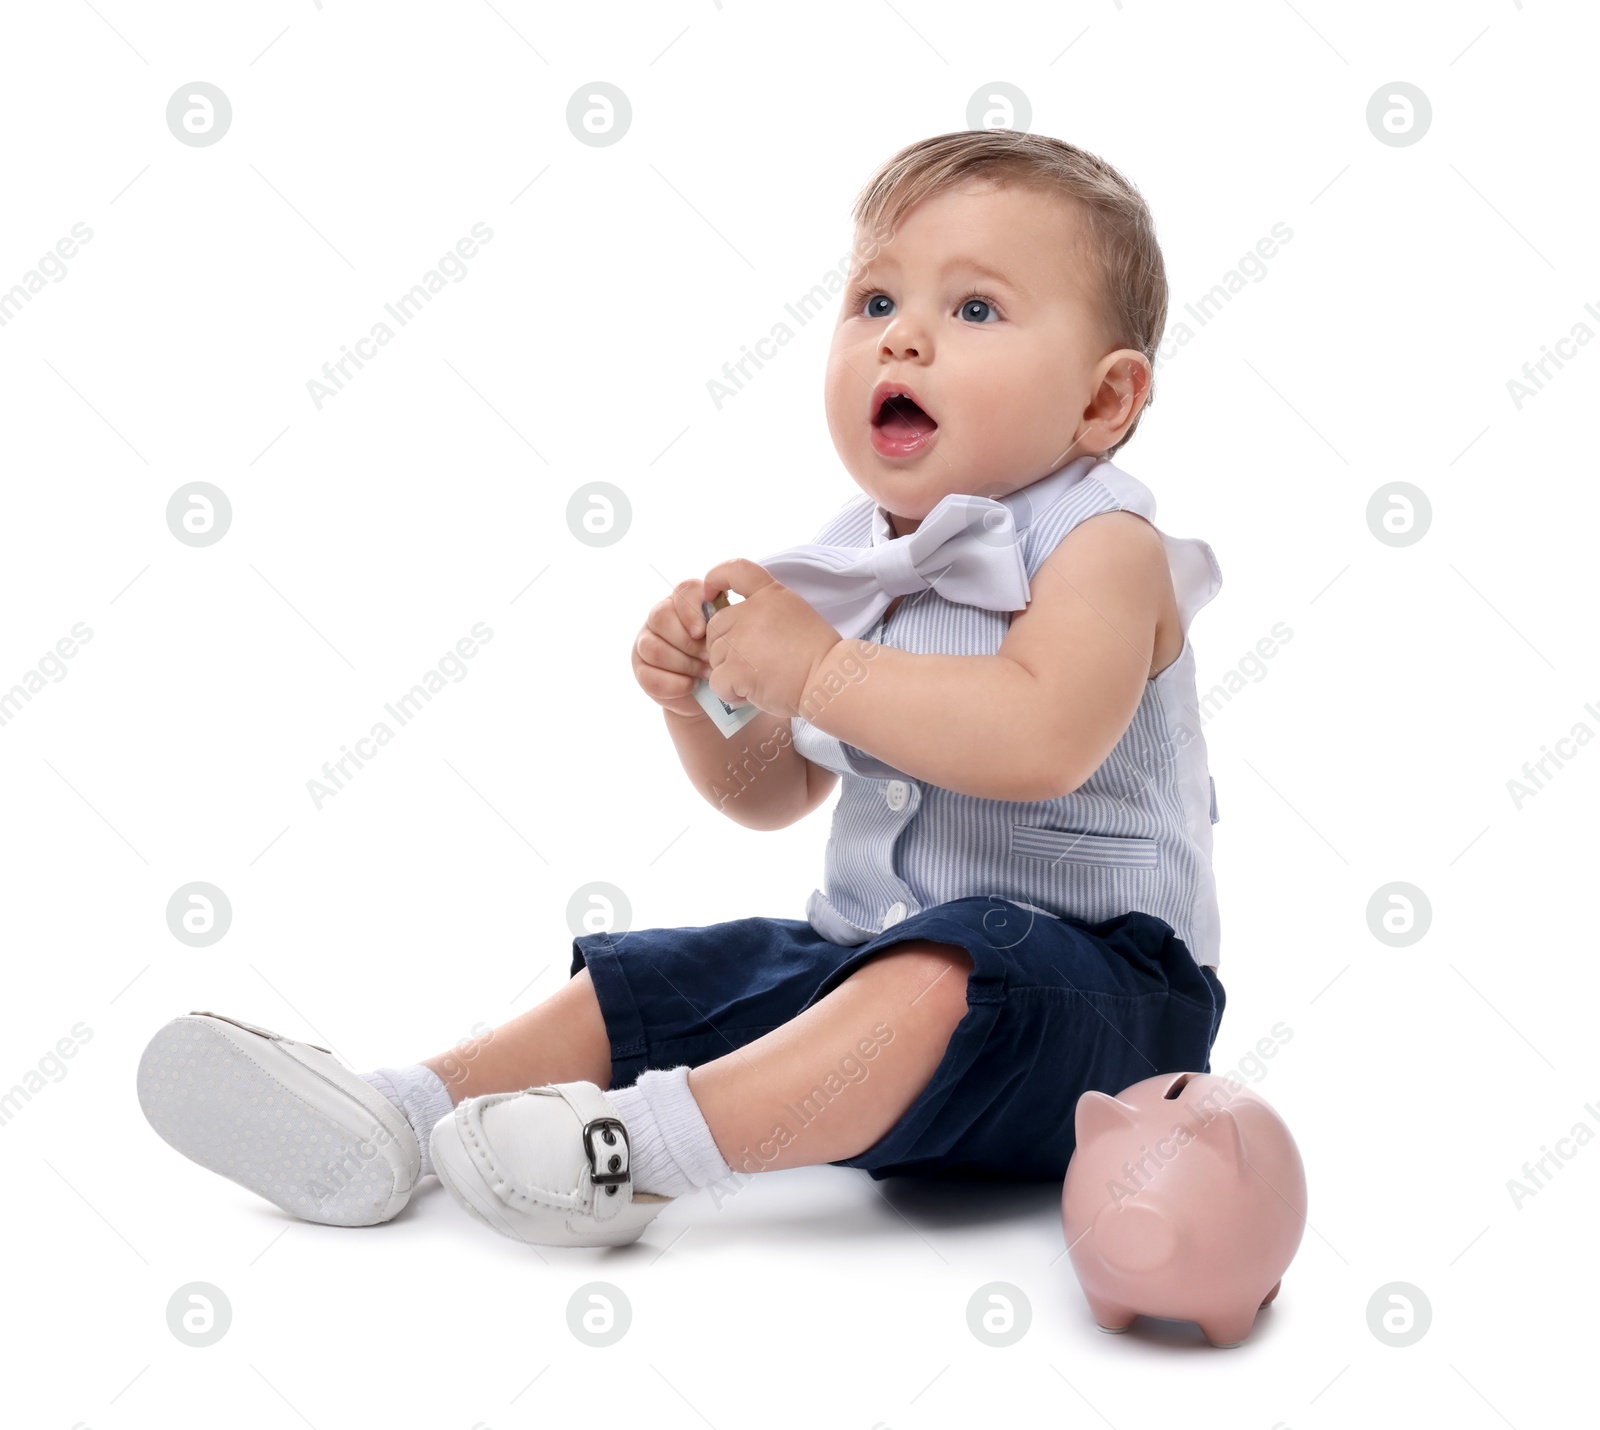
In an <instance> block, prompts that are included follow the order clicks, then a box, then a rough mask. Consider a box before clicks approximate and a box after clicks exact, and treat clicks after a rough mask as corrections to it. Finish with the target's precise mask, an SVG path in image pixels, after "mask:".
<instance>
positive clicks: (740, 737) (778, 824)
mask: <svg viewBox="0 0 1600 1430" xmlns="http://www.w3.org/2000/svg"><path fill="white" fill-rule="evenodd" d="M665 714H666V720H667V730H668V733H670V734H671V736H672V743H673V744H674V745H676V746H677V747H678V758H679V759H680V760H681V761H682V762H683V768H684V773H686V774H687V775H688V776H689V780H690V782H691V783H692V784H693V785H694V787H695V788H696V789H697V790H699V791H700V793H701V794H702V795H704V796H705V799H706V802H707V803H708V804H710V805H712V806H713V807H714V808H716V809H719V810H721V811H722V813H723V814H725V815H727V816H728V818H729V819H731V820H733V822H734V823H735V824H742V825H743V826H744V827H745V828H746V829H782V828H784V827H785V826H786V825H790V824H793V823H794V822H795V821H796V820H797V819H803V818H804V817H805V816H806V815H808V814H810V813H811V811H812V810H814V809H815V808H816V807H817V806H818V805H819V804H821V803H822V801H823V800H825V799H826V798H827V797H828V795H829V794H830V793H831V792H832V790H833V787H834V785H836V784H837V783H838V780H839V776H838V775H836V774H835V773H834V772H833V771H832V770H829V769H824V768H823V767H822V766H821V765H817V764H813V763H812V762H811V761H810V760H808V759H806V758H805V756H804V755H802V754H801V753H800V752H799V751H798V750H797V749H795V747H794V741H793V739H792V738H791V736H790V730H789V717H788V716H786V715H782V716H778V715H768V714H765V713H762V714H759V715H757V716H755V717H754V718H753V719H751V720H750V721H749V722H747V723H746V724H745V725H744V726H743V727H742V728H741V729H740V730H739V732H738V733H737V734H735V735H734V736H733V737H732V738H731V739H729V738H725V737H724V736H723V733H722V731H720V730H719V729H717V727H716V726H715V725H714V724H713V723H712V721H711V718H710V716H708V715H707V714H706V713H705V711H703V710H700V711H696V713H695V714H693V715H679V714H675V713H674V712H673V711H671V710H668V711H666V712H665Z"/></svg>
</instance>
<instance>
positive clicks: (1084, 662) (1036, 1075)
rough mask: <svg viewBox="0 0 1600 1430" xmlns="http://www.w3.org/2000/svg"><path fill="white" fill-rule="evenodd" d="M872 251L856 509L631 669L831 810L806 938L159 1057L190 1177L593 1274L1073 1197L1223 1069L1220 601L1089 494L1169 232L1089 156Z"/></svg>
mask: <svg viewBox="0 0 1600 1430" xmlns="http://www.w3.org/2000/svg"><path fill="white" fill-rule="evenodd" d="M854 217H855V222H856V242H855V248H854V253H855V261H854V263H853V264H852V273H851V286H850V287H849V289H848V291H847V292H846V293H845V295H844V298H843V301H842V303H841V306H840V310H839V316H838V321H837V325H836V326H835V329H834V333H833V341H832V347H831V350H830V353H829V358H828V367H827V381H826V404H827V417H828V427H829V431H830V432H831V434H832V437H833V441H834V445H835V447H836V448H837V449H838V452H839V456H840V459H841V460H842V461H843V463H844V465H845V467H846V468H847V469H848V471H849V472H850V475H851V476H852V477H853V478H854V479H855V482H856V484H857V486H859V487H860V488H861V493H862V494H861V495H859V496H856V497H853V498H851V499H850V500H849V501H847V502H846V503H845V504H844V506H843V507H841V508H840V509H839V510H838V512H836V513H835V514H834V515H833V516H832V517H831V518H830V519H829V520H828V522H827V523H826V524H825V525H824V527H823V528H822V530H821V531H820V532H819V533H818V534H817V537H816V539H815V540H814V541H813V542H810V543H806V544H804V545H801V546H797V547H794V548H791V549H788V550H786V551H784V552H779V553H776V554H775V555H774V556H772V557H769V558H766V560H764V561H763V562H761V563H757V562H754V561H750V560H742V559H741V560H731V561H725V562H722V563H721V564H719V565H717V566H715V567H713V568H712V569H711V570H710V571H709V572H707V573H706V574H705V576H703V577H696V578H692V579H689V580H686V581H683V582H680V583H679V584H678V585H677V586H676V587H675V588H674V590H673V592H672V593H671V595H670V596H667V597H665V598H663V599H662V600H661V601H660V602H658V603H657V604H656V605H655V606H654V607H653V608H652V610H651V611H650V613H649V616H648V618H647V620H646V622H645V624H644V627H643V628H642V629H641V630H640V632H639V635H638V638H637V639H636V641H635V642H634V646H633V653H632V660H633V669H634V674H635V676H636V678H637V680H638V683H639V685H640V686H641V687H642V689H643V690H644V691H645V693H646V694H647V695H649V696H650V698H651V699H653V700H654V701H655V702H656V703H657V704H658V705H660V706H661V707H662V711H663V718H664V720H665V722H666V726H667V731H668V734H669V736H670V737H671V739H672V742H673V744H674V746H675V747H676V750H677V753H678V756H679V759H680V760H681V761H682V763H683V766H684V769H685V771H686V772H687V773H688V775H689V778H690V779H691V780H692V781H693V783H694V785H695V787H696V788H697V789H698V790H700V791H701V793H702V794H703V795H704V796H705V797H706V799H707V800H708V801H709V802H710V803H712V804H713V805H715V806H716V807H717V808H718V809H719V810H720V811H721V812H722V813H724V814H725V815H727V816H728V817H729V818H730V819H733V820H734V821H736V822H737V823H739V824H741V825H744V826H745V827H747V828H750V829H758V830H766V829H779V828H782V827H784V826H786V825H789V824H792V823H794V822H795V821H796V820H798V819H801V818H803V817H804V816H806V815H807V814H809V813H810V812H811V811H813V810H814V809H816V808H817V807H818V805H820V804H821V803H822V802H823V800H825V799H826V798H827V797H828V796H829V795H830V794H831V793H833V792H834V789H835V787H836V786H841V782H842V787H841V788H840V791H839V798H838V801H837V803H836V805H835V808H834V814H833V825H832V832H831V835H830V839H829V843H828V848H827V855H826V860H825V871H824V875H825V877H824V881H823V885H822V887H819V888H817V889H815V890H814V891H813V892H812V894H811V896H810V899H809V901H808V903H807V905H806V911H805V912H806V917H805V919H804V920H799V919H792V918H766V917H748V918H739V919H734V920H731V921H727V922H723V923H716V924H709V925H704V926H698V927H692V928H648V929H638V930H630V931H627V932H616V933H608V932H600V933H589V934H583V935H580V936H579V937H577V938H576V939H574V940H573V958H572V969H571V976H570V978H569V980H568V982H567V983H566V984H565V985H564V986H563V987H562V988H560V989H558V990H557V991H556V992H555V993H554V994H552V995H551V996H550V997H549V998H547V999H546V1000H545V1001H544V1002H543V1003H541V1004H540V1005H539V1006H537V1007H535V1008H533V1009H531V1010H530V1011H528V1012H526V1013H524V1014H522V1015H521V1016H519V1017H517V1018H515V1019H513V1020H512V1021H510V1022H509V1023H506V1024H504V1025H502V1026H500V1027H498V1028H495V1029H493V1030H490V1031H486V1032H485V1033H484V1034H483V1035H482V1036H481V1037H478V1038H474V1039H471V1040H468V1041H467V1043H466V1044H465V1045H463V1046H461V1047H458V1048H455V1049H451V1050H449V1051H447V1052H444V1053H441V1054H439V1055H437V1056H435V1057H432V1058H427V1059H425V1060H423V1061H422V1062H421V1063H415V1064H411V1065H408V1066H405V1067H398V1068H395V1067H386V1068H380V1069H376V1070H374V1071H372V1072H369V1073H365V1074H356V1073H354V1072H352V1071H351V1070H349V1069H348V1068H346V1067H345V1066H344V1065H343V1064H342V1063H340V1062H339V1061H338V1059H336V1058H335V1057H334V1056H333V1055H332V1054H331V1053H330V1052H328V1051H327V1050H326V1049H322V1048H318V1047H314V1046H312V1045H310V1044H306V1043H301V1042H297V1041H295V1040H293V1039H289V1038H284V1037H281V1036H280V1035H278V1034H276V1033H273V1032H270V1031H269V1030H267V1029H263V1028H259V1027H255V1026H254V1025H251V1024H248V1023H244V1022H241V1021H239V1020H235V1019H231V1018H226V1017H223V1016H222V1015H219V1014H210V1013H195V1014H191V1015H190V1016H188V1017H184V1018H177V1019H174V1020H173V1021H172V1022H171V1023H169V1024H167V1026H166V1027H164V1028H162V1029H161V1030H160V1031H159V1032H158V1033H157V1034H156V1036H155V1037H154V1038H153V1039H152V1041H151V1043H150V1045H149V1046H148V1048H147V1049H146V1050H145V1053H144V1056H143V1059H142V1060H141V1062H140V1066H139V1081H138V1090H139V1098H140V1103H141V1106H142V1107H143V1109H144V1112H145V1115H146V1117H147V1118H148V1119H149V1121H150V1122H151V1124H152V1125H153V1126H154V1127H155V1129H156V1130H157V1131H158V1132H159V1133H160V1134H161V1136H162V1137H163V1138H165V1139H166V1140H167V1141H168V1142H169V1143H171V1144H172V1145H173V1146H174V1147H176V1148H177V1149H178V1150H179V1151H180V1152H182V1153H183V1154H184V1155H185V1156H188V1157H190V1158H192V1159H193V1160H194V1161H197V1162H199V1163H201V1164H202V1165H203V1166H206V1167H209V1168H211V1169H212V1170H213V1171H216V1172H220V1173H221V1174H222V1175H224V1176H227V1177H229V1178H231V1179H232V1180H234V1181H236V1182H238V1183H239V1184H240V1185H242V1186H245V1187H248V1188H250V1189H251V1190H252V1191H254V1192H257V1193H259V1194H260V1195H262V1196H264V1197H266V1198H267V1199H269V1200H270V1201H273V1202H274V1203H276V1204H277V1205H278V1206H280V1207H282V1208H284V1209H285V1210H287V1211H289V1212H292V1213H293V1214H294V1215H296V1216H299V1217H303V1218H305V1219H307V1220H311V1221H318V1222H324V1223H329V1224H335V1225H345V1226H354V1225H368V1224H371V1223H374V1222H381V1221H385V1220H388V1219H389V1218H391V1217H393V1216H394V1215H395V1214H396V1213H397V1212H399V1211H400V1210H401V1208H402V1207H404V1206H405V1204H406V1202H407V1200H408V1199H409V1197H410V1195H411V1193H412V1190H413V1189H414V1187H415V1185H416V1183H417V1182H418V1180H419V1179H420V1178H421V1177H423V1176H426V1175H428V1174H429V1173H430V1172H431V1173H437V1175H438V1176H439V1178H440V1180H441V1181H442V1182H443V1183H444V1184H445V1186H446V1187H447V1188H448V1189H449V1191H450V1193H451V1195H452V1197H453V1198H454V1199H455V1201H456V1202H457V1203H459V1205H460V1206H461V1207H462V1208H464V1209H465V1210H466V1211H468V1212H469V1213H471V1214H472V1215H473V1216H475V1217H476V1218H477V1219H478V1220H480V1221H482V1222H483V1223H484V1224H485V1225H487V1226H489V1227H491V1228H492V1229H494V1230H495V1231H498V1232H500V1233H502V1234H504V1235H506V1236H510V1237H514V1238H517V1239H519V1240H523V1241H527V1242H533V1243H543V1244H562V1245H614V1244H622V1243H626V1242H630V1241H633V1240H635V1239H636V1238H637V1237H638V1236H639V1235H640V1234H641V1233H642V1231H643V1230H644V1228H645V1227H646V1226H647V1225H648V1224H649V1222H650V1221H651V1220H652V1219H653V1218H654V1217H655V1216H656V1215H658V1214H659V1213H660V1211H661V1209H662V1207H663V1206H665V1205H666V1204H667V1203H668V1202H669V1201H671V1200H672V1199H673V1198H675V1197H678V1196H682V1195H684V1194H686V1193H689V1192H692V1191H695V1190H697V1189H700V1188H704V1187H708V1186H711V1185H713V1184H719V1183H725V1182H726V1181H727V1179H730V1178H734V1177H736V1176H739V1175H740V1174H751V1173H757V1172H761V1171H770V1170H775V1169H778V1168H783V1167H795V1166H801V1165H806V1164H813V1163H822V1162H828V1163H833V1164H836V1165H841V1166H847V1167H856V1168H861V1169H864V1170H866V1171H867V1172H868V1173H870V1174H871V1175H872V1176H873V1177H874V1178H883V1177H887V1176H891V1175H915V1176H929V1177H998V1178H1028V1179H1035V1178H1042V1179H1060V1178H1061V1177H1062V1176H1063V1175H1064V1173H1065V1171H1066V1165H1067V1160H1068V1158H1069V1157H1070V1156H1071V1154H1072V1149H1073V1114H1074V1110H1075V1107H1076V1104H1077V1101H1078V1098H1079V1097H1080V1096H1081V1095H1082V1094H1083V1093H1085V1092H1087V1091H1090V1090H1098V1091H1101V1092H1106V1093H1113V1094H1114V1093H1117V1092H1119V1091H1121V1090H1122V1089H1123V1088H1125V1087H1128V1086H1130V1085H1131V1084H1133V1083H1135V1082H1139V1081H1141V1080H1143V1079H1145V1078H1148V1077H1152V1076H1154V1075H1156V1074H1157V1073H1163V1072H1178V1071H1200V1072H1208V1071H1209V1070H1210V1061H1209V1059H1210V1052H1211V1048H1212V1045H1213V1042H1214V1040H1215V1038H1216V1035H1217V1030H1218V1027H1219V1024H1220V1021H1221V1017H1222V1012H1223V1008H1224V994H1223V989H1222V985H1221V983H1220V981H1219V979H1218V977H1217V973H1216V968H1217V964H1218V918H1217V902H1216V892H1215V887H1214V883H1213V879H1212V873H1211V824H1212V822H1213V821H1214V820H1215V818H1216V803H1215V795H1214V789H1213V787H1212V785H1211V781H1210V776H1209V774H1208V773H1207V769H1206V757H1205V744H1204V741H1203V739H1202V738H1201V734H1200V718H1199V712H1198V707H1197V701H1196V694H1195V677H1194V655H1193V650H1192V648H1191V646H1190V644H1189V641H1188V628H1189V623H1190V620H1191V618H1192V617H1193V615H1194V612H1195V611H1196V610H1198V609H1199V608H1200V607H1201V606H1203V605H1204V604H1205V603H1206V602H1207V601H1208V600H1210V599H1211V597H1212V596H1214V595H1215V594H1216V591H1217V590H1218V588H1219V587H1220V584H1221V575H1220V572H1219V570H1218V568H1217V563H1216V561H1215V558H1214V557H1213V555H1212V553H1211V550H1210V548H1209V547H1208V546H1207V545H1206V544H1205V543H1204V542H1202V541H1198V540H1194V539H1179V538H1173V537H1171V536H1169V535H1167V534H1166V533H1164V532H1162V531H1160V530H1159V529H1158V528H1157V527H1156V526H1155V525H1154V514H1155V502H1154V498H1153V497H1152V495H1151V493H1150V491H1149V489H1148V488H1146V487H1145V486H1143V485H1142V484H1141V483H1140V482H1138V481H1137V480H1135V479H1134V478H1133V477H1131V476H1129V475H1128V474H1127V473H1126V472H1124V471H1122V470H1121V469H1120V468H1118V467H1117V466H1115V465H1113V464H1112V463H1111V462H1110V460H1109V458H1110V457H1111V456H1112V455H1113V454H1115V453H1116V452H1117V451H1118V450H1119V449H1120V448H1121V447H1122V446H1123V445H1124V444H1126V442H1127V441H1128V439H1129V438H1130V437H1131V436H1132V435H1133V432H1134V430H1135V428H1136V427H1137V426H1138V424H1139V420H1140V417H1141V415H1142V413H1143V410H1144V408H1145V406H1146V405H1147V403H1148V402H1149V400H1150V395H1151V383H1152V379H1153V358H1154V354H1155V351H1156V345H1157V343H1158V342H1159V341H1160V339H1161V336H1162V329H1163V327H1164V324H1165V320H1166V310H1167V287H1166V278H1165V269H1164V265H1163V262H1162V257H1161V252H1160V249H1159V248H1158V246H1157V244H1156V240H1155V236H1154V229H1153V224H1152V221H1151V218H1150V215H1149V212H1148V210H1147V209H1146V207H1145V204H1144V202H1143V200H1142V199H1141V198H1140V197H1139V195H1138V193H1137V191H1136V190H1135V189H1134V188H1133V187H1132V186H1131V185H1130V184H1129V183H1128V182H1127V181H1126V180H1125V179H1124V178H1122V176H1121V175H1119V174H1118V173H1117V172H1116V171H1115V170H1114V169H1112V168H1110V166H1108V165H1107V164H1105V163H1104V162H1102V161H1101V160H1099V159H1097V158H1095V157H1093V156H1092V155H1089V154H1086V153H1084V152H1083V151H1082V150H1079V149H1076V148H1074V147H1073V146H1071V145H1069V144H1065V143H1062V142H1061V141H1059V140H1055V139H1051V138H1047V137H1044V136H1039V135H1031V134H1019V133H1015V132H1013V131H1009V130H987V131H975V132H960V133H954V134H945V135H940V136H938V137H936V138H933V139H928V140H924V141H922V142H920V143H917V144H913V145H911V146H909V147H908V148H906V149H904V150H902V151H901V152H900V153H899V154H896V155H895V156H894V157H893V158H892V159H891V160H890V161H889V162H888V163H887V164H886V165H884V166H883V168H882V169H881V170H880V171H879V172H878V173H877V174H876V175H875V176H874V177H873V179H872V180H871V182H870V183H869V184H868V186H867V188H866V189H865V190H864V191H863V193H862V194H861V197H860V199H859V200H858V202H857V205H856V209H855V215H854ZM1091 518H1092V519H1091ZM728 591H731V592H732V593H733V594H734V595H737V596H738V597H740V598H741V599H739V600H737V601H734V602H731V603H728V604H724V605H723V606H722V608H721V609H717V610H715V611H714V613H713V614H711V616H710V618H709V619H707V618H706V614H705V613H706V611H708V610H710V609H712V608H711V607H710V606H709V605H707V604H706V603H709V602H712V601H713V600H715V599H716V598H718V597H719V595H720V594H721V593H723V592H728ZM702 682H705V684H704V685H702ZM707 686H708V687H709V692H710V694H709V696H708V693H707V688H706V687H707ZM719 706H720V709H718V707H719ZM713 711H715V712H716V713H717V714H719V715H721V716H723V717H727V716H728V715H730V714H732V715H734V716H735V717H737V716H738V714H739V712H740V711H742V712H743V723H742V724H740V725H738V727H737V729H734V730H733V732H732V733H731V734H728V733H725V731H726V730H727V728H728V722H727V719H726V718H724V719H721V720H714V719H713V718H712V713H713Z"/></svg>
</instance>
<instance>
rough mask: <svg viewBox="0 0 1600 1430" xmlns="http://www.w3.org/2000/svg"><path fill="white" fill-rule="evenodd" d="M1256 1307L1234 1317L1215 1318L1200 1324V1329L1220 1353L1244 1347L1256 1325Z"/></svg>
mask: <svg viewBox="0 0 1600 1430" xmlns="http://www.w3.org/2000/svg"><path fill="white" fill-rule="evenodd" d="M1256 1310H1257V1308H1256V1307H1251V1309H1250V1310H1248V1311H1243V1312H1240V1313H1239V1314H1238V1315H1233V1316H1213V1317H1211V1318H1210V1319H1209V1320H1205V1321H1201V1322H1200V1329H1201V1331H1202V1332H1204V1333H1205V1338H1206V1339H1207V1340H1208V1341H1210V1342H1211V1344H1212V1345H1213V1346H1215V1347H1216V1348H1217V1349H1218V1350H1219V1351H1226V1350H1232V1349H1233V1347H1234V1346H1242V1345H1243V1344H1244V1342H1245V1337H1246V1336H1248V1335H1249V1334H1250V1328H1251V1327H1252V1326H1254V1325H1255V1323H1256Z"/></svg>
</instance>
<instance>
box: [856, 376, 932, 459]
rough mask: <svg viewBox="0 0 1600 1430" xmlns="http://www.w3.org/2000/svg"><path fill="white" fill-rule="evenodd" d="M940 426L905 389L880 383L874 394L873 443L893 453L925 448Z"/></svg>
mask: <svg viewBox="0 0 1600 1430" xmlns="http://www.w3.org/2000/svg"><path fill="white" fill-rule="evenodd" d="M938 426H939V424H938V423H937V422H935V421H934V420H933V418H932V416H931V415H929V413H928V412H926V411H925V410H924V409H923V407H922V405H921V404H920V403H919V402H918V401H917V399H916V397H915V396H913V395H912V394H911V392H909V391H908V390H907V389H905V388H903V387H897V386H895V385H893V384H891V383H880V384H879V386H878V387H877V388H876V389H874V391H873V413H872V427H873V443H874V445H876V446H878V447H880V448H887V449H890V450H894V451H899V450H905V451H911V450H915V449H916V448H918V447H920V446H922V445H923V444H924V443H925V442H926V441H927V439H928V437H929V436H930V435H932V433H933V432H935V431H936V430H937V429H938Z"/></svg>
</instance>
